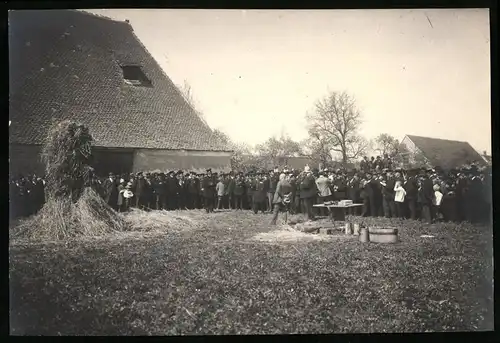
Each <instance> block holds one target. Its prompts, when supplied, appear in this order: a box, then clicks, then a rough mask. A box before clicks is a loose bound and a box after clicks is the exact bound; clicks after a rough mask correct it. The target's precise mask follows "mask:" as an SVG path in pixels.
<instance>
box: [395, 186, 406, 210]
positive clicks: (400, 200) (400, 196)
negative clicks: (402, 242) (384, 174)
mask: <svg viewBox="0 0 500 343" xmlns="http://www.w3.org/2000/svg"><path fill="white" fill-rule="evenodd" d="M405 196H406V191H405V189H404V188H403V183H402V182H401V181H400V180H398V181H396V184H395V185H394V202H395V204H396V215H397V217H398V218H404V217H405V213H404V202H405Z"/></svg>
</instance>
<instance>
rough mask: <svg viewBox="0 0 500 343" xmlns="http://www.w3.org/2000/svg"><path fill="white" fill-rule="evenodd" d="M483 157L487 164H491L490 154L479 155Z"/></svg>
mask: <svg viewBox="0 0 500 343" xmlns="http://www.w3.org/2000/svg"><path fill="white" fill-rule="evenodd" d="M481 156H482V157H483V160H484V161H485V162H486V163H488V164H491V156H490V155H481Z"/></svg>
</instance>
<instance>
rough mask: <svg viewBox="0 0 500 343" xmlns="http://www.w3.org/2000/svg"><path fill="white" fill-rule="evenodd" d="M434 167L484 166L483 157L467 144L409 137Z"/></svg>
mask: <svg viewBox="0 0 500 343" xmlns="http://www.w3.org/2000/svg"><path fill="white" fill-rule="evenodd" d="M407 137H408V138H409V139H410V140H411V141H412V142H413V143H414V144H415V146H416V147H417V148H418V149H419V150H420V151H421V152H422V154H423V155H424V156H425V157H426V158H427V159H428V160H429V162H430V163H431V164H432V165H434V166H440V167H442V168H456V167H460V166H462V165H464V164H468V163H472V162H474V163H477V164H479V165H484V164H485V161H484V159H483V158H482V157H481V155H480V154H479V153H478V152H477V151H476V150H474V148H473V147H472V146H471V145H470V144H469V143H467V142H461V141H452V140H447V139H438V138H430V137H421V136H413V135H407Z"/></svg>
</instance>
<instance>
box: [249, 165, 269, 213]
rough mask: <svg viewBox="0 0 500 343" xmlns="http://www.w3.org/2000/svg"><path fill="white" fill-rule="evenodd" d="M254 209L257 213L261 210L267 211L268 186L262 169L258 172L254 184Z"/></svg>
mask: <svg viewBox="0 0 500 343" xmlns="http://www.w3.org/2000/svg"><path fill="white" fill-rule="evenodd" d="M253 189H254V192H253V197H252V210H253V212H254V213H255V214H257V213H258V212H259V211H262V213H265V212H266V200H267V188H266V183H265V178H264V175H263V173H262V171H260V172H258V173H257V176H256V178H255V180H254V184H253Z"/></svg>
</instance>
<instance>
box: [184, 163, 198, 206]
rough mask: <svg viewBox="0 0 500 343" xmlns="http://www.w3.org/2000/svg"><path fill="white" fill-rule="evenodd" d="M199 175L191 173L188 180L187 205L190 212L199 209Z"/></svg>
mask: <svg viewBox="0 0 500 343" xmlns="http://www.w3.org/2000/svg"><path fill="white" fill-rule="evenodd" d="M199 181H200V180H199V179H198V177H197V174H196V173H195V172H191V173H190V175H189V176H188V178H187V180H186V184H187V204H188V208H189V209H190V210H194V209H196V208H198V203H199V196H200V194H199V193H200V191H199V190H200V184H199Z"/></svg>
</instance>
